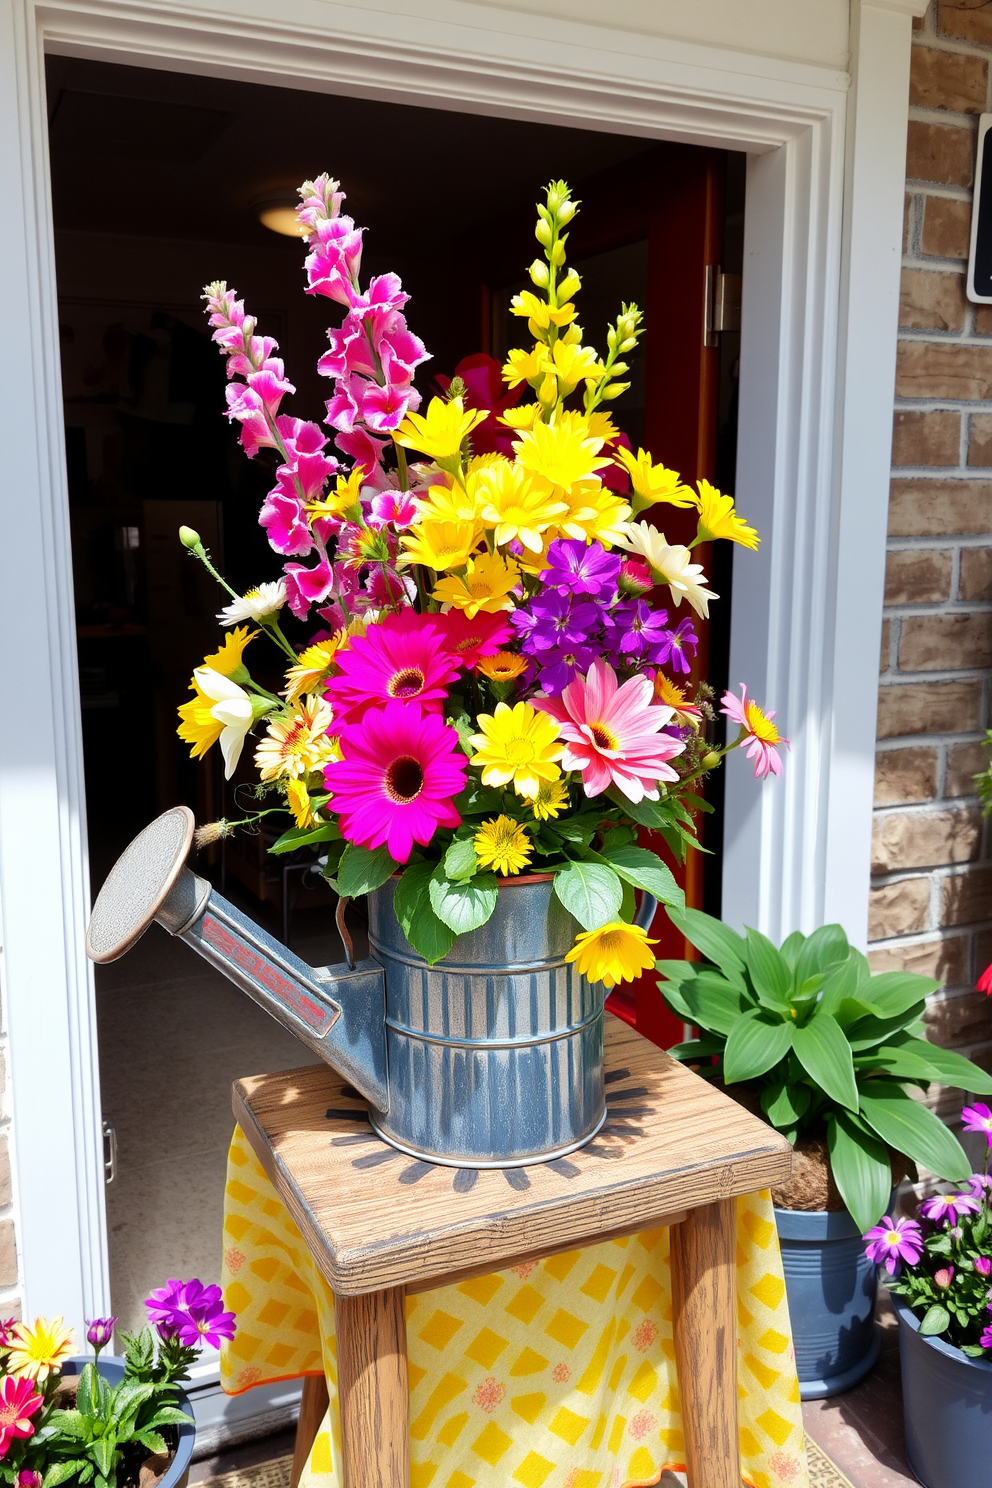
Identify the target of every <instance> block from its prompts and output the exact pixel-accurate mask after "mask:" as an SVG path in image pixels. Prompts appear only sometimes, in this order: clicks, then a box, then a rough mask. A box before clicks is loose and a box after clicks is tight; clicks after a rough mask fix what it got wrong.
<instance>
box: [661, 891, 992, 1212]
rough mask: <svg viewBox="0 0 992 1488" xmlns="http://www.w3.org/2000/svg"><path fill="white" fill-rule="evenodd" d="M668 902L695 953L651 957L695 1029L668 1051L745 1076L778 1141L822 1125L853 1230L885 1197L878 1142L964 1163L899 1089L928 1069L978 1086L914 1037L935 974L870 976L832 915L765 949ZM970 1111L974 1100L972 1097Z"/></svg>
mask: <svg viewBox="0 0 992 1488" xmlns="http://www.w3.org/2000/svg"><path fill="white" fill-rule="evenodd" d="M669 914H670V915H671V917H672V919H673V920H674V922H675V923H676V925H677V926H678V928H679V929H680V930H681V931H682V932H683V934H684V935H685V937H686V939H687V940H688V941H689V943H690V944H691V945H694V946H696V948H697V949H698V950H699V951H700V953H701V955H702V956H703V958H704V959H703V960H701V961H659V962H658V970H659V971H660V972H661V973H662V976H663V977H664V978H665V980H664V981H661V982H659V983H658V987H659V990H660V991H661V994H662V996H663V998H664V1000H665V1002H666V1004H667V1005H668V1007H669V1008H670V1009H671V1010H672V1012H674V1013H675V1015H676V1016H677V1017H679V1018H681V1019H683V1020H684V1021H685V1022H686V1023H690V1024H693V1025H694V1026H695V1027H697V1028H699V1029H700V1030H701V1031H702V1032H701V1036H700V1037H698V1038H695V1039H691V1040H690V1041H689V1042H688V1043H685V1044H679V1045H677V1046H676V1047H675V1048H674V1049H671V1050H670V1051H669V1052H670V1053H671V1054H674V1055H675V1057H676V1058H678V1059H682V1060H684V1061H686V1062H691V1063H693V1064H697V1065H698V1064H699V1063H700V1061H702V1062H703V1065H704V1066H705V1067H703V1068H701V1069H700V1073H701V1074H703V1075H709V1076H711V1077H714V1078H719V1079H722V1080H723V1082H724V1084H726V1085H728V1086H733V1085H736V1084H739V1083H742V1082H749V1083H750V1084H751V1085H752V1088H753V1089H754V1091H755V1093H756V1095H757V1098H758V1100H759V1101H760V1107H761V1110H762V1111H763V1113H764V1115H765V1118H766V1120H767V1121H769V1122H770V1123H771V1124H772V1126H774V1127H777V1128H778V1130H779V1131H781V1132H783V1133H784V1134H785V1135H786V1136H787V1137H788V1138H789V1141H790V1142H792V1143H793V1144H795V1142H796V1141H797V1140H798V1139H799V1138H800V1137H801V1136H812V1137H825V1138H826V1141H827V1150H828V1152H829V1155H830V1170H831V1172H832V1174H833V1178H834V1182H835V1183H836V1185H837V1188H838V1190H839V1192H840V1196H841V1198H842V1199H843V1200H844V1203H845V1204H846V1205H847V1208H848V1210H849V1211H850V1213H851V1215H852V1216H853V1217H854V1220H855V1221H856V1223H857V1224H858V1225H859V1226H860V1227H861V1229H862V1230H866V1229H867V1228H868V1226H869V1225H873V1224H875V1222H876V1221H877V1220H878V1219H879V1218H880V1217H881V1216H882V1215H883V1214H884V1213H885V1210H886V1209H887V1208H888V1205H889V1200H890V1197H891V1192H892V1183H893V1178H892V1164H891V1157H890V1154H891V1153H893V1152H896V1153H900V1154H901V1155H902V1156H903V1157H904V1158H906V1159H908V1161H909V1163H910V1164H916V1163H919V1164H921V1165H922V1166H924V1167H926V1168H928V1169H929V1170H930V1171H931V1172H933V1173H937V1174H939V1175H940V1176H941V1177H943V1178H948V1179H951V1180H955V1181H960V1180H962V1179H963V1178H964V1177H965V1176H966V1175H967V1174H968V1172H969V1171H970V1167H971V1164H970V1163H969V1161H968V1158H967V1155H966V1153H965V1151H964V1149H963V1147H962V1146H961V1144H960V1142H958V1140H957V1139H956V1137H954V1136H952V1134H951V1133H950V1132H949V1131H948V1130H947V1128H946V1127H945V1126H944V1124H943V1122H942V1121H940V1120H939V1119H938V1117H937V1116H935V1115H934V1113H933V1112H932V1111H930V1110H929V1109H928V1108H927V1107H926V1106H925V1105H923V1104H922V1103H921V1102H920V1101H919V1100H916V1099H914V1097H913V1090H914V1089H922V1090H925V1089H926V1088H927V1085H928V1084H929V1083H930V1082H931V1081H937V1082H938V1083H939V1084H941V1085H952V1086H957V1087H958V1088H960V1089H962V1090H969V1091H974V1092H976V1093H981V1094H992V1076H990V1075H988V1074H987V1073H986V1071H985V1070H983V1069H981V1068H979V1066H978V1065H977V1064H973V1063H972V1061H971V1060H970V1059H965V1058H964V1057H963V1056H962V1055H960V1054H955V1053H953V1052H952V1051H951V1050H949V1049H941V1048H939V1047H938V1046H937V1045H936V1044H932V1043H930V1042H929V1040H928V1039H926V1038H925V1037H923V1035H924V1033H925V1028H924V1024H923V1012H924V1009H925V1007H926V998H927V995H928V994H929V993H930V992H933V991H935V990H936V989H937V988H938V987H939V985H940V983H939V982H935V981H933V980H932V979H931V978H930V977H925V976H919V975H917V974H916V973H914V972H902V971H887V972H880V973H878V974H876V975H874V976H873V975H872V973H871V970H870V968H869V965H868V961H867V958H866V957H865V956H863V955H862V954H861V952H860V951H858V950H855V949H854V947H853V946H851V945H849V944H848V940H847V936H846V935H845V934H844V931H843V930H842V929H841V927H840V926H839V925H823V926H821V927H820V929H819V930H814V932H813V934H812V935H809V936H804V935H802V934H801V933H800V932H799V931H798V930H797V931H794V932H793V934H792V935H790V936H789V937H788V939H787V940H785V941H783V943H782V945H781V947H778V948H776V947H775V946H774V945H772V943H771V941H770V940H768V939H767V938H766V937H765V936H764V935H761V934H760V933H759V932H758V931H757V930H748V931H747V932H746V934H745V935H743V936H741V935H737V934H736V933H735V932H734V931H733V930H731V929H730V928H729V927H728V926H727V925H724V924H722V923H721V922H720V921H719V920H714V919H712V918H711V917H710V916H709V915H704V914H701V913H700V912H699V911H698V910H691V909H688V910H685V911H684V913H683V914H681V915H680V914H678V913H677V912H675V911H673V910H671V909H670V910H669ZM975 1109H978V1110H984V1109H985V1108H984V1107H976V1108H975Z"/></svg>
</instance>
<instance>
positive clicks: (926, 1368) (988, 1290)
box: [865, 1104, 992, 1488]
mask: <svg viewBox="0 0 992 1488" xmlns="http://www.w3.org/2000/svg"><path fill="white" fill-rule="evenodd" d="M962 1115H963V1118H964V1126H965V1130H967V1131H979V1132H983V1133H984V1134H985V1136H986V1137H987V1138H988V1141H989V1143H990V1144H992V1110H990V1109H989V1107H988V1106H986V1105H984V1104H976V1105H974V1106H966V1107H965V1108H964V1111H963V1113H962ZM919 1214H920V1218H919V1220H916V1219H910V1218H906V1217H902V1216H900V1217H898V1218H896V1219H891V1218H889V1217H888V1216H886V1217H885V1218H884V1219H883V1220H882V1221H881V1223H879V1224H878V1225H876V1226H875V1227H874V1228H873V1229H871V1230H869V1231H868V1233H867V1234H866V1235H865V1240H866V1241H867V1242H868V1244H867V1246H866V1250H865V1254H866V1256H867V1257H868V1259H869V1260H870V1261H873V1262H875V1263H876V1265H878V1266H880V1267H882V1268H884V1270H885V1272H886V1274H887V1281H888V1288H889V1292H890V1294H891V1297H892V1305H893V1307H894V1308H895V1313H896V1317H897V1318H898V1320H899V1355H900V1360H901V1363H902V1391H903V1404H904V1407H905V1421H906V1427H905V1430H906V1460H907V1461H908V1463H909V1466H910V1468H911V1469H912V1471H913V1473H914V1474H915V1475H916V1477H917V1478H918V1479H919V1480H920V1482H921V1483H923V1484H925V1488H962V1485H964V1484H967V1485H968V1488H992V1454H990V1453H989V1441H990V1436H989V1431H990V1426H992V1179H990V1178H989V1176H988V1160H987V1154H986V1163H985V1167H984V1169H983V1171H982V1172H981V1173H973V1174H972V1175H971V1177H970V1178H969V1179H968V1181H967V1182H966V1183H965V1184H964V1185H962V1186H960V1187H959V1188H957V1189H955V1190H954V1191H952V1192H950V1193H937V1194H934V1195H932V1196H931V1197H930V1198H928V1199H925V1200H924V1202H923V1203H922V1204H921V1205H920V1209H919Z"/></svg>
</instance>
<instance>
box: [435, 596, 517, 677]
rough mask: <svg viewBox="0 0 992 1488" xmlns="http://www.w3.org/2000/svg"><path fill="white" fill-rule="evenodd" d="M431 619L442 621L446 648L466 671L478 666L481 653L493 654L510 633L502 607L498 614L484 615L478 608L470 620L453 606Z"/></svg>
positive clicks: (483, 654) (485, 654) (484, 654)
mask: <svg viewBox="0 0 992 1488" xmlns="http://www.w3.org/2000/svg"><path fill="white" fill-rule="evenodd" d="M433 618H434V619H435V620H440V621H442V622H443V624H444V631H443V636H444V645H445V648H446V649H447V650H448V651H449V652H450V653H451V655H452V656H457V658H458V660H459V661H460V662H461V664H462V666H463V667H465V669H466V671H472V670H473V669H474V668H475V667H477V666H478V665H479V662H480V661H481V660H482V658H483V657H484V656H495V655H496V652H497V651H499V649H500V648H501V646H502V645H503V643H504V641H505V640H506V639H507V637H508V636H509V635H511V633H512V626H511V625H510V621H509V619H508V617H507V615H506V612H505V611H503V610H501V611H500V613H499V614H497V615H487V614H486V613H485V612H484V611H483V610H480V611H479V613H478V614H477V615H476V616H475V618H474V619H472V620H470V619H469V618H468V616H467V615H466V614H465V611H464V610H454V609H452V610H449V611H448V613H447V614H446V615H435V616H434V617H433Z"/></svg>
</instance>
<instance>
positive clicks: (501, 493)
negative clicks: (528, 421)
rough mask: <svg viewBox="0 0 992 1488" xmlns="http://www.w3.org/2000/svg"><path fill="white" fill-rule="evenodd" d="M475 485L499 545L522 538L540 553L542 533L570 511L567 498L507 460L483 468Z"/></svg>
mask: <svg viewBox="0 0 992 1488" xmlns="http://www.w3.org/2000/svg"><path fill="white" fill-rule="evenodd" d="M476 489H477V491H478V493H479V511H480V515H481V517H482V520H483V522H485V524H486V526H487V527H492V528H494V529H495V530H494V533H493V536H494V537H495V540H496V544H497V546H500V547H502V545H503V544H504V543H508V542H512V541H513V539H514V538H519V540H520V541H521V542H522V543H523V545H524V547H525V548H529V549H530V551H531V552H532V553H540V551H541V549H542V547H543V542H542V537H541V534H542V533H543V532H546V531H547V529H548V528H549V527H550V526H551V525H552V524H553V523H554V522H555V521H556V520H557V519H558V518H559V517H561V516H562V515H563V514H564V513H565V512H567V511H568V506H567V505H566V503H565V502H564V501H559V500H556V499H555V495H554V491H553V489H548V487H547V486H546V485H545V484H544V482H539V481H535V479H534V477H533V476H532V475H530V474H529V473H528V471H526V470H524V469H522V468H521V467H520V466H519V465H511V464H510V462H509V461H508V460H507V461H505V462H504V463H503V464H502V465H493V466H491V467H490V468H489V469H488V470H483V471H481V472H480V473H479V475H478V477H477V479H476Z"/></svg>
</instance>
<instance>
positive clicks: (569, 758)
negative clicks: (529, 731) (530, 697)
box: [534, 659, 685, 801]
mask: <svg viewBox="0 0 992 1488" xmlns="http://www.w3.org/2000/svg"><path fill="white" fill-rule="evenodd" d="M653 698H654V689H653V687H652V685H651V682H650V681H649V679H648V678H647V677H644V676H640V677H631V678H630V680H629V681H628V682H625V683H624V684H623V686H622V687H620V686H618V685H617V676H616V672H614V670H613V668H612V667H611V666H610V665H609V664H608V663H607V662H605V661H602V660H599V659H597V660H596V661H594V662H593V664H592V666H591V667H590V668H589V671H588V673H587V675H586V677H585V678H584V679H583V678H582V677H576V678H575V680H574V682H570V683H569V684H568V686H567V687H566V688H565V690H564V692H563V693H562V694H561V697H556V698H535V699H534V707H535V708H540V709H541V710H542V712H544V713H550V714H551V717H552V718H554V719H556V720H557V722H558V724H559V727H560V731H561V738H562V739H563V740H564V741H565V753H564V754H563V755H562V757H561V767H562V769H563V770H580V771H581V772H582V788H583V790H584V791H585V793H586V795H587V796H600V795H602V793H603V792H604V791H605V790H608V789H609V787H610V786H611V785H615V786H616V787H617V788H618V789H619V790H621V791H623V793H624V795H625V796H627V798H628V799H629V800H631V801H641V800H643V799H644V797H645V796H647V798H648V800H650V801H657V799H658V781H659V780H678V778H679V777H678V775H677V774H676V772H675V771H674V770H673V769H672V767H671V766H670V765H669V764H667V763H666V761H667V760H670V759H673V758H674V757H675V755H677V754H681V753H682V751H683V749H684V748H685V745H684V744H683V743H682V741H681V740H680V739H673V738H672V736H671V735H670V734H659V730H660V729H663V728H664V727H665V725H666V724H668V723H670V722H671V718H672V710H671V708H661V707H657V706H656V705H655V704H654V701H653Z"/></svg>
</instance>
